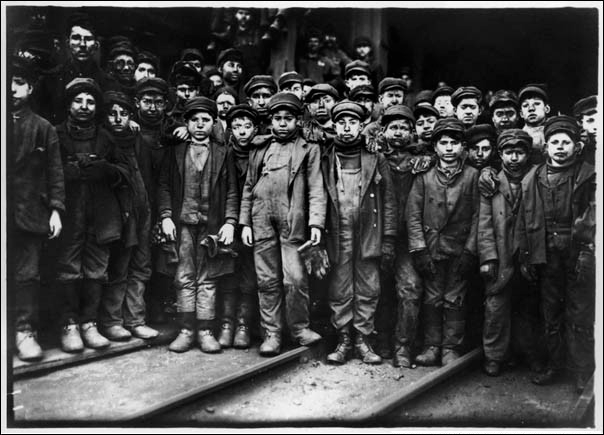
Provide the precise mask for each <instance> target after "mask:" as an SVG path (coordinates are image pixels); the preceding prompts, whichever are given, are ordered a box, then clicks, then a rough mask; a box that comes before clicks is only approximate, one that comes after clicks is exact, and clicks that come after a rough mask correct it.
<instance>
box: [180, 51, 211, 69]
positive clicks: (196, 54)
mask: <svg viewBox="0 0 604 435" xmlns="http://www.w3.org/2000/svg"><path fill="white" fill-rule="evenodd" d="M180 60H185V61H186V60H198V61H200V62H201V65H204V64H205V59H204V57H203V54H201V51H199V50H198V49H196V48H185V49H184V50H183V51H181V52H180Z"/></svg>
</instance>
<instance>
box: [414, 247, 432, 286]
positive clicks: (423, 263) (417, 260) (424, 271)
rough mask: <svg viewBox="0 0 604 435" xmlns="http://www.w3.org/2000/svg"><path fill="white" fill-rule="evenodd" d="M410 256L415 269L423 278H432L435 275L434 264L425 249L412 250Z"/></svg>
mask: <svg viewBox="0 0 604 435" xmlns="http://www.w3.org/2000/svg"><path fill="white" fill-rule="evenodd" d="M411 258H412V259H413V265H414V266H415V269H416V270H417V272H418V273H419V274H420V275H421V276H422V277H423V278H424V279H430V280H431V279H434V277H435V276H436V266H435V265H434V262H433V261H432V257H430V253H429V252H428V250H427V249H422V250H421V251H415V252H412V253H411Z"/></svg>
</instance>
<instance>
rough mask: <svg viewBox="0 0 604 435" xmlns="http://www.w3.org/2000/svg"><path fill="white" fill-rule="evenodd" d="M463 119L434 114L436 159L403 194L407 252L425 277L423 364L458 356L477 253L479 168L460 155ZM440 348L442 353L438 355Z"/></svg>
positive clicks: (447, 362)
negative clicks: (436, 117) (469, 284)
mask: <svg viewBox="0 0 604 435" xmlns="http://www.w3.org/2000/svg"><path fill="white" fill-rule="evenodd" d="M464 130H465V128H464V124H463V123H462V122H461V121H459V120H457V119H454V118H443V119H439V120H438V121H437V123H436V125H435V127H434V132H433V133H432V141H433V143H434V150H435V152H436V156H437V159H438V160H437V164H436V166H435V167H433V168H432V169H430V170H429V171H428V172H426V173H424V174H421V175H418V176H417V177H416V178H415V180H414V182H413V187H412V188H411V191H410V193H409V198H408V200H407V231H408V235H409V252H410V253H411V256H412V257H413V262H414V265H415V268H416V270H417V271H418V272H419V274H420V275H421V276H422V277H423V278H424V285H425V293H424V299H423V308H422V316H423V330H424V349H423V351H422V353H421V354H420V355H418V356H417V357H416V359H415V361H416V362H417V364H419V365H424V366H431V365H438V364H441V363H442V365H447V364H449V363H451V362H453V361H454V360H456V359H457V358H459V356H460V352H461V349H462V346H463V342H464V334H465V322H466V292H467V280H466V275H467V274H468V273H469V272H471V271H472V268H473V266H474V262H475V258H476V233H477V226H478V211H479V201H480V198H479V193H478V184H477V182H478V175H479V173H478V171H477V170H476V169H474V168H472V167H470V166H469V165H466V162H465V160H464V158H463V152H464V147H465V134H464ZM441 350H442V355H441Z"/></svg>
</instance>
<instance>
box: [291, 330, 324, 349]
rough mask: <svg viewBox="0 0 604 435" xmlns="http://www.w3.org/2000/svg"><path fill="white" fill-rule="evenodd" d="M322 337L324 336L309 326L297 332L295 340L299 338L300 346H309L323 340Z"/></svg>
mask: <svg viewBox="0 0 604 435" xmlns="http://www.w3.org/2000/svg"><path fill="white" fill-rule="evenodd" d="M321 338H323V337H321V336H320V335H319V334H317V333H316V332H315V331H313V330H312V329H309V328H304V329H302V330H301V331H299V332H298V333H296V334H295V337H294V339H295V340H298V343H300V346H309V345H311V344H313V343H316V342H317V341H319V340H321Z"/></svg>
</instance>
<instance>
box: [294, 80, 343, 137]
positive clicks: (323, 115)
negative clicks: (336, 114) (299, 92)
mask: <svg viewBox="0 0 604 435" xmlns="http://www.w3.org/2000/svg"><path fill="white" fill-rule="evenodd" d="M339 100H340V94H339V93H338V91H337V90H336V89H335V88H334V87H333V86H331V85H328V84H326V83H320V84H318V85H314V86H313V87H312V88H310V91H309V92H308V94H306V103H307V105H308V112H309V114H310V119H309V120H308V121H306V122H304V125H303V127H302V134H303V136H304V138H305V139H306V140H307V141H309V142H314V143H317V144H319V145H320V146H321V147H324V146H325V145H326V143H327V141H328V140H329V139H332V138H334V137H335V128H334V125H333V120H332V119H331V109H332V108H333V106H334V105H335V104H336V102H338V101H339Z"/></svg>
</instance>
